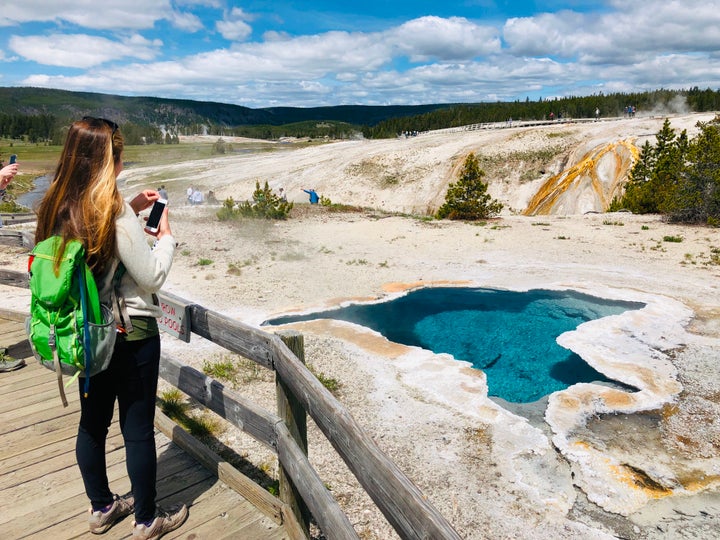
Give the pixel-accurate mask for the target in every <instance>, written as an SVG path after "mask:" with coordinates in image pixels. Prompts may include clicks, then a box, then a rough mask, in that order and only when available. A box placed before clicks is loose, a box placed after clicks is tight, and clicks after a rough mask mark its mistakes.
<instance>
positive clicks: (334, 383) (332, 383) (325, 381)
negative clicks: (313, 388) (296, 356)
mask: <svg viewBox="0 0 720 540" xmlns="http://www.w3.org/2000/svg"><path fill="white" fill-rule="evenodd" d="M308 370H310V373H312V374H313V375H315V377H316V378H317V380H318V381H320V382H321V383H322V385H323V386H324V387H325V388H327V389H328V391H330V393H332V394H336V393H337V392H338V391H339V390H340V387H341V386H342V385H341V384H340V381H338V380H337V379H335V378H334V377H328V376H327V375H325V374H324V373H323V372H322V371H318V370H317V369H316V368H315V367H314V366H311V365H308Z"/></svg>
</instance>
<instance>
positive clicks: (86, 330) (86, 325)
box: [77, 265, 92, 397]
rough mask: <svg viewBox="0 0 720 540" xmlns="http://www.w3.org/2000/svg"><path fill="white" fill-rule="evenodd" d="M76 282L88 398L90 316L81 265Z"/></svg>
mask: <svg viewBox="0 0 720 540" xmlns="http://www.w3.org/2000/svg"><path fill="white" fill-rule="evenodd" d="M77 273H78V282H79V283H80V308H81V309H82V314H83V353H84V356H85V388H84V396H85V397H88V393H89V392H90V364H91V363H92V351H91V350H90V348H91V343H90V320H89V319H90V314H89V312H88V300H87V283H86V281H85V269H84V268H83V265H80V266H78V267H77Z"/></svg>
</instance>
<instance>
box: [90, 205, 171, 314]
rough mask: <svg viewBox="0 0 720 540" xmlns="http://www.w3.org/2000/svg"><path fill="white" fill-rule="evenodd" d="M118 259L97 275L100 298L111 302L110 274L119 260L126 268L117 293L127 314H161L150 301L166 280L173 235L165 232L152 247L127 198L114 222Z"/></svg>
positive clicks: (105, 301)
mask: <svg viewBox="0 0 720 540" xmlns="http://www.w3.org/2000/svg"><path fill="white" fill-rule="evenodd" d="M115 228H116V233H115V234H116V237H117V251H118V259H116V260H115V261H113V263H112V264H111V265H110V267H109V268H108V271H107V272H106V273H105V274H104V275H103V276H101V277H100V278H99V279H96V281H97V284H98V289H99V293H100V301H101V302H103V303H109V302H110V295H111V292H112V285H113V284H112V278H113V275H114V273H115V268H116V267H117V264H118V262H120V261H122V263H123V264H124V265H125V269H126V272H125V274H124V275H123V277H122V280H121V281H120V293H121V294H122V295H123V296H124V297H125V302H126V304H127V308H128V315H130V316H137V315H139V316H145V317H147V316H152V317H159V316H161V315H162V311H161V310H160V307H159V306H157V305H155V303H154V302H153V296H152V295H153V294H154V293H156V292H158V291H159V290H160V288H161V287H162V286H163V283H165V279H166V278H167V276H168V273H169V272H170V267H171V266H172V261H173V256H174V255H175V239H174V238H173V237H172V236H171V235H165V236H163V237H162V238H161V239H160V240H158V241H157V242H156V243H155V246H154V247H151V245H150V243H149V242H148V240H149V239H150V238H151V237H150V236H148V235H147V234H146V233H145V232H144V230H143V226H142V224H141V223H140V220H139V219H138V218H137V217H136V216H135V212H134V211H133V209H132V207H131V206H130V205H129V204H128V203H127V202H126V203H125V208H124V210H123V212H122V213H121V214H120V216H118V218H117V221H116V223H115Z"/></svg>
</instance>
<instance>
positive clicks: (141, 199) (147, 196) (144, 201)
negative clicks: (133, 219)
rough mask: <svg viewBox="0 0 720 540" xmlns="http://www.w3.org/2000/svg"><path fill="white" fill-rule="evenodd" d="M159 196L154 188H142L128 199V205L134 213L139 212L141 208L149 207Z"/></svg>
mask: <svg viewBox="0 0 720 540" xmlns="http://www.w3.org/2000/svg"><path fill="white" fill-rule="evenodd" d="M159 198H160V194H159V193H158V192H157V191H155V190H154V189H144V190H142V191H141V192H140V193H138V194H137V195H135V198H133V200H131V201H130V206H131V207H132V209H133V210H134V211H135V213H136V214H139V213H140V212H142V211H143V210H146V209H148V208H150V207H151V206H152V205H153V203H154V202H155V201H157V200H158V199H159Z"/></svg>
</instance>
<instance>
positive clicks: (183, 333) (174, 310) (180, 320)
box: [157, 295, 190, 343]
mask: <svg viewBox="0 0 720 540" xmlns="http://www.w3.org/2000/svg"><path fill="white" fill-rule="evenodd" d="M160 309H162V312H163V314H162V316H161V317H158V320H157V322H158V327H159V328H160V330H161V331H162V332H167V333H168V334H170V335H171V336H174V337H176V338H178V339H181V340H183V341H185V342H186V343H190V314H189V313H188V306H187V305H185V304H181V303H178V302H173V301H172V299H170V298H167V297H166V296H164V295H163V297H162V298H161V299H160Z"/></svg>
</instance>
